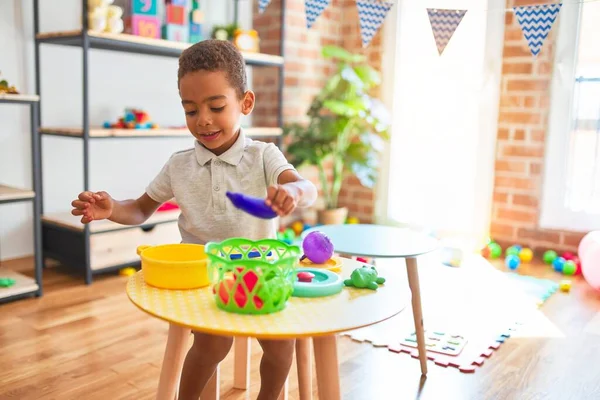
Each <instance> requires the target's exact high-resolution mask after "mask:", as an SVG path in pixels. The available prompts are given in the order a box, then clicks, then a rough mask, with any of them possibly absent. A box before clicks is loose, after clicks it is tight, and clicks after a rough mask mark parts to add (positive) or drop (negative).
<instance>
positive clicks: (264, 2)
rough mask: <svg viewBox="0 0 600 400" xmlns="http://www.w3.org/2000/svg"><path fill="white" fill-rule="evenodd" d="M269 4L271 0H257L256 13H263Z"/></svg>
mask: <svg viewBox="0 0 600 400" xmlns="http://www.w3.org/2000/svg"><path fill="white" fill-rule="evenodd" d="M269 4H271V0H258V13H259V14H262V13H264V12H265V8H267V7H268V6H269Z"/></svg>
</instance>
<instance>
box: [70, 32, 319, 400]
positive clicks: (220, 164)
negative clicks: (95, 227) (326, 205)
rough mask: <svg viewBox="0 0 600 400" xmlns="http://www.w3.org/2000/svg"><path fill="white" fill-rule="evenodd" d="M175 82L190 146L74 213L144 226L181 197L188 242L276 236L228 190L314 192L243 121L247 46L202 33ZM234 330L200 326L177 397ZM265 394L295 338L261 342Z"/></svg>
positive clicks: (273, 392)
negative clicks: (133, 184) (116, 193)
mask: <svg viewBox="0 0 600 400" xmlns="http://www.w3.org/2000/svg"><path fill="white" fill-rule="evenodd" d="M178 86H179V94H180V97H181V104H182V106H183V109H184V111H185V117H186V124H187V127H188V129H189V131H190V133H191V134H192V136H194V138H195V141H194V147H193V148H191V149H188V150H183V151H179V152H176V153H174V154H173V155H172V156H171V157H170V158H169V160H168V161H167V163H166V164H165V165H164V166H163V168H162V170H161V171H160V172H159V174H158V175H157V176H156V177H155V178H154V179H153V180H152V181H151V182H150V183H149V185H148V186H147V188H146V190H145V193H143V194H142V195H141V196H140V197H139V198H137V199H130V200H116V199H113V198H112V197H111V196H110V195H109V194H108V193H106V192H87V191H86V192H83V193H80V194H79V196H78V198H77V199H76V200H74V201H73V202H72V206H73V210H72V211H71V213H72V214H73V215H77V216H81V222H82V223H84V224H86V223H89V222H91V221H93V220H101V219H109V220H111V221H114V222H117V223H120V224H125V225H138V224H142V223H143V222H144V221H146V220H147V219H148V218H149V217H150V216H151V215H152V214H153V213H154V212H155V211H156V210H157V209H158V207H160V205H161V204H162V203H164V202H166V201H168V200H170V199H172V198H175V200H176V201H177V203H178V204H179V207H180V209H181V216H180V217H179V230H180V232H181V237H182V241H183V242H184V243H198V244H205V243H206V242H208V241H217V242H218V241H222V240H225V239H228V238H231V237H245V238H249V239H254V240H257V239H263V238H276V233H277V225H276V219H272V220H263V219H258V218H255V217H253V216H251V215H249V214H246V213H244V212H242V211H240V210H238V209H236V208H235V207H234V206H233V204H232V203H231V202H230V201H229V200H228V199H227V197H226V195H225V194H226V192H227V191H231V192H241V193H244V194H247V195H251V196H260V197H264V198H265V202H266V204H267V205H268V206H270V207H271V208H272V209H273V210H274V211H275V212H276V213H277V214H278V215H279V216H285V215H288V214H289V213H291V212H292V211H293V210H294V209H295V208H296V207H307V206H310V205H311V204H313V203H314V201H315V200H316V197H317V190H316V188H315V186H314V185H313V184H312V183H311V182H310V181H307V180H305V179H303V178H302V177H301V176H300V175H299V174H298V172H297V171H296V170H295V168H294V167H293V166H292V165H291V164H289V163H288V161H287V160H286V159H285V157H284V155H283V154H282V153H281V151H280V150H279V149H278V148H277V147H276V146H275V145H273V144H267V143H264V142H259V141H254V140H251V139H250V138H248V137H246V136H245V134H244V130H243V129H241V127H240V118H241V116H242V114H244V115H248V114H250V112H251V111H252V109H253V107H254V102H255V96H254V93H253V92H252V91H251V90H248V88H247V82H246V66H245V63H244V59H243V57H242V55H241V53H240V52H239V51H238V50H237V48H236V47H235V46H234V45H232V44H231V43H230V42H228V41H221V40H205V41H201V42H199V43H196V44H194V45H193V46H191V47H189V48H188V49H186V50H185V51H184V52H183V53H182V55H181V57H180V59H179V72H178ZM232 342H233V338H231V337H223V336H216V335H209V334H204V333H200V332H194V344H193V346H192V348H191V349H190V351H189V352H188V354H187V356H186V359H185V362H184V366H183V372H182V377H181V384H180V389H179V399H181V400H187V399H194V400H195V399H198V398H199V397H200V394H201V392H202V390H203V389H204V387H205V385H206V383H207V382H208V380H209V379H210V378H211V377H212V375H213V374H214V372H215V369H216V367H217V364H218V363H219V362H221V361H222V360H223V359H224V358H225V356H226V355H227V354H228V352H229V350H230V349H231V345H232ZM259 342H260V345H261V347H262V349H263V353H264V354H263V357H262V360H261V364H260V376H261V387H260V393H259V396H258V399H259V400H267V399H269V400H276V399H277V398H278V396H279V394H280V393H281V391H282V389H283V385H284V383H285V379H286V377H287V375H288V372H289V369H290V366H291V362H292V357H293V351H294V341H293V340H259Z"/></svg>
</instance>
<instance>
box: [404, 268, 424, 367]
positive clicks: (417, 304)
mask: <svg viewBox="0 0 600 400" xmlns="http://www.w3.org/2000/svg"><path fill="white" fill-rule="evenodd" d="M406 272H407V273H408V286H409V287H410V291H411V293H412V309H413V317H414V320H415V332H416V334H417V348H418V349H419V361H420V362H421V374H422V375H427V350H426V348H425V329H424V328H423V310H422V309H421V288H420V286H419V271H418V269H417V259H416V258H407V259H406Z"/></svg>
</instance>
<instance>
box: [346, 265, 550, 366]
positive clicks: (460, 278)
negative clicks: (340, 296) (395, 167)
mask: <svg viewBox="0 0 600 400" xmlns="http://www.w3.org/2000/svg"><path fill="white" fill-rule="evenodd" d="M386 262H388V261H386ZM425 263H426V262H423V263H421V262H420V264H419V265H420V267H419V275H420V276H419V277H420V280H421V297H422V308H423V314H424V316H423V320H424V325H425V328H426V343H428V344H429V346H428V348H427V358H428V359H429V360H431V361H433V362H434V363H435V364H436V365H438V366H441V367H455V368H457V369H458V370H459V371H460V372H464V373H474V372H475V371H476V369H477V367H479V366H481V365H483V363H484V361H485V360H486V359H487V358H489V357H491V356H492V355H493V352H494V351H495V350H497V349H499V348H500V346H501V345H502V343H504V342H505V341H506V340H507V339H509V338H510V337H511V336H514V335H515V333H517V332H519V331H520V330H521V329H522V327H523V325H524V324H526V323H527V322H528V321H531V320H532V319H538V320H539V319H544V316H543V315H542V314H541V312H540V311H539V309H538V308H539V306H540V304H541V303H543V302H544V301H546V300H547V299H548V298H549V297H550V296H551V295H552V294H553V293H555V292H556V291H557V289H558V284H556V283H555V282H552V281H550V280H544V279H537V278H532V277H527V276H522V275H517V274H515V273H512V272H502V271H499V270H496V269H495V268H493V267H492V266H491V265H490V264H489V263H487V261H486V260H485V259H483V258H480V257H474V258H473V259H470V261H469V262H467V263H465V264H463V265H468V266H469V267H464V268H463V267H461V268H449V267H447V266H444V265H441V264H439V262H438V263H435V262H434V261H431V264H433V265H429V264H427V265H426V266H425V265H422V264H425ZM535 313H537V314H535ZM550 325H551V324H550ZM436 332H437V333H439V334H440V335H435V333H436ZM342 335H343V336H348V337H350V338H351V339H352V340H354V341H358V342H368V343H371V344H372V345H373V346H375V347H387V348H388V350H389V351H391V352H394V353H404V354H409V355H410V356H411V357H413V358H418V350H417V348H416V341H414V342H413V341H412V340H407V339H413V340H415V339H416V338H415V337H414V321H413V317H412V309H411V306H410V304H408V305H407V308H406V309H405V310H404V311H403V312H402V313H400V314H399V315H397V316H396V317H394V318H391V319H389V320H387V321H384V322H382V323H380V324H377V325H373V326H369V327H365V328H361V329H357V330H354V331H350V332H345V333H343V334H342ZM435 336H438V338H439V339H440V340H439V341H436V340H431V338H432V337H435ZM452 336H458V337H454V338H453V337H452ZM452 339H460V340H452ZM450 340H452V342H453V343H449V341H450ZM432 342H437V343H439V344H437V343H435V344H434V343H432ZM432 344H434V345H432ZM449 344H450V346H448V345H449Z"/></svg>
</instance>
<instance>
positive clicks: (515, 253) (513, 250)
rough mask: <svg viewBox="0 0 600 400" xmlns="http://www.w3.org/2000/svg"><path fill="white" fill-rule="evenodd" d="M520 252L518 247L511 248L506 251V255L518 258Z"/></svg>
mask: <svg viewBox="0 0 600 400" xmlns="http://www.w3.org/2000/svg"><path fill="white" fill-rule="evenodd" d="M519 251H520V249H518V248H517V247H516V246H510V247H509V248H508V249H506V253H505V254H506V255H507V256H518V255H519Z"/></svg>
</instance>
